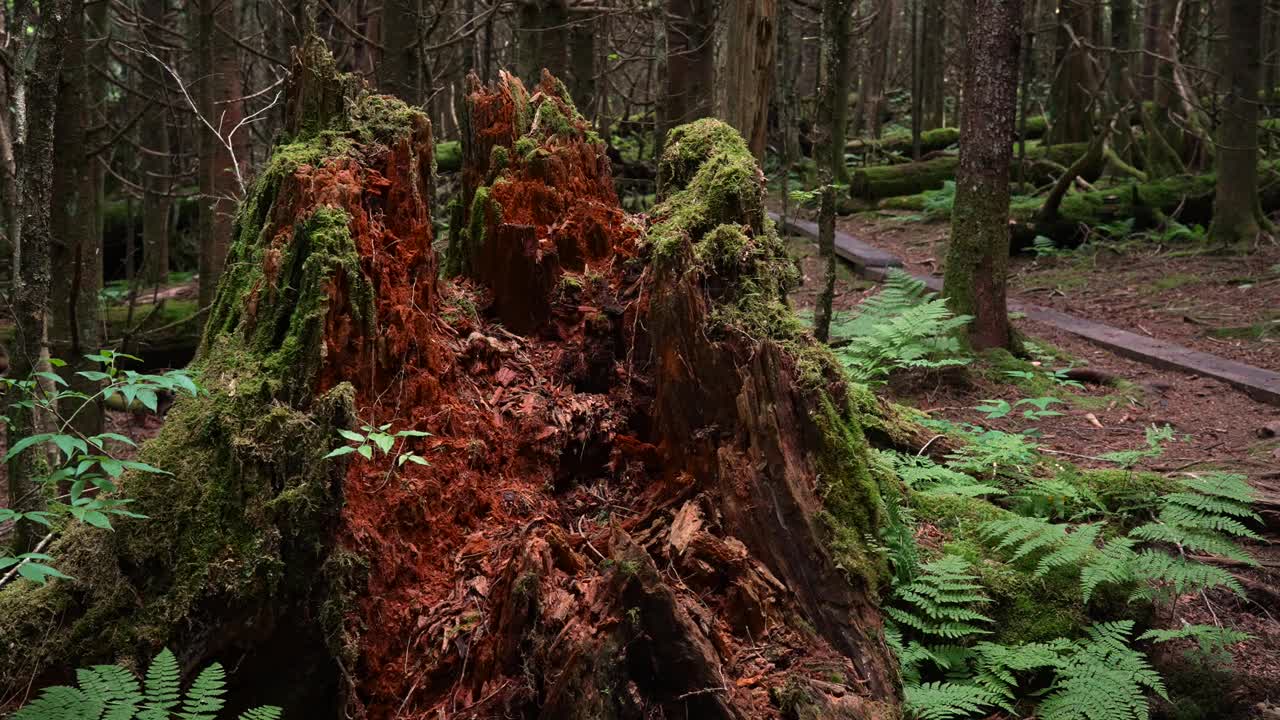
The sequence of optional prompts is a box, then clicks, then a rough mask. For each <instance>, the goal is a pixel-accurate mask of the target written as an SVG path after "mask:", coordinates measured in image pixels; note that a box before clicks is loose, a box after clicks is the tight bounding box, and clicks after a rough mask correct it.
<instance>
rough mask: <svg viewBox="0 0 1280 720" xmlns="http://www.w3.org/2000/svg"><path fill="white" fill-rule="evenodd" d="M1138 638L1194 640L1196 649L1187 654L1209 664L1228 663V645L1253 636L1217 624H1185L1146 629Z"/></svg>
mask: <svg viewBox="0 0 1280 720" xmlns="http://www.w3.org/2000/svg"><path fill="white" fill-rule="evenodd" d="M1138 639H1139V640H1150V641H1151V642H1154V643H1167V642H1172V641H1175V640H1194V641H1195V643H1196V650H1195V651H1190V652H1188V655H1189V656H1191V657H1193V658H1197V659H1199V660H1201V661H1202V662H1205V663H1208V664H1210V665H1228V664H1230V662H1231V659H1232V658H1231V650H1230V646H1231V645H1235V644H1236V643H1242V642H1246V641H1248V640H1252V639H1253V636H1252V635H1250V634H1249V633H1246V632H1240V631H1239V630H1232V629H1231V628H1224V627H1219V626H1217V625H1191V624H1185V625H1183V626H1182V627H1180V628H1177V629H1170V630H1162V629H1155V630H1148V631H1146V632H1144V633H1142V634H1141V635H1139V636H1138Z"/></svg>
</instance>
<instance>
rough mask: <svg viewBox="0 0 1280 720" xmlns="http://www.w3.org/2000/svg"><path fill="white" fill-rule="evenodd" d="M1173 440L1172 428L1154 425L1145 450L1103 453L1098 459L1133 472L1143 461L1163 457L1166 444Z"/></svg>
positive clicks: (1150, 428)
mask: <svg viewBox="0 0 1280 720" xmlns="http://www.w3.org/2000/svg"><path fill="white" fill-rule="evenodd" d="M1172 439H1173V428H1172V427H1170V426H1168V425H1163V426H1161V427H1156V426H1155V425H1152V426H1151V427H1148V428H1147V433H1146V440H1147V446H1146V447H1145V448H1138V449H1136V450H1120V451H1117V452H1109V453H1103V454H1102V455H1099V456H1098V457H1099V458H1100V459H1102V460H1106V461H1107V462H1113V463H1115V464H1117V465H1119V466H1120V467H1122V468H1124V469H1126V470H1131V469H1133V468H1134V467H1135V466H1136V465H1138V463H1140V462H1142V461H1143V460H1149V459H1151V458H1157V457H1160V456H1161V455H1163V454H1164V444H1165V443H1166V442H1168V441H1170V440H1172Z"/></svg>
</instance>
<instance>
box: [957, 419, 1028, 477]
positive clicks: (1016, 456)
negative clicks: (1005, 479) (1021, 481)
mask: <svg viewBox="0 0 1280 720" xmlns="http://www.w3.org/2000/svg"><path fill="white" fill-rule="evenodd" d="M968 439H969V443H968V444H966V445H963V446H961V447H960V448H958V449H957V450H956V451H955V452H953V453H951V454H950V455H948V456H947V465H948V466H950V467H952V468H955V469H956V470H962V471H965V472H971V473H975V474H977V473H982V474H989V476H990V477H992V478H995V477H996V476H997V475H1001V474H1003V475H1025V474H1026V469H1027V468H1029V467H1030V466H1032V465H1035V464H1036V462H1037V460H1038V459H1039V456H1038V455H1037V454H1036V447H1037V446H1036V444H1035V443H1033V442H1031V441H1029V440H1027V438H1026V437H1025V436H1023V435H1015V434H1012V433H1006V432H1001V431H999V430H980V431H979V432H976V433H973V434H971V435H969V438H968Z"/></svg>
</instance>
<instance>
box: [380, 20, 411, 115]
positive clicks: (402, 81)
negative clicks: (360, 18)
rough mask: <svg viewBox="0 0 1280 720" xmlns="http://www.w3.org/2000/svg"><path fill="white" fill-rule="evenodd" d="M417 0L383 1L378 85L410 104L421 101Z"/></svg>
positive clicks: (384, 90)
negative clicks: (381, 46) (381, 47)
mask: <svg viewBox="0 0 1280 720" xmlns="http://www.w3.org/2000/svg"><path fill="white" fill-rule="evenodd" d="M420 5H421V3H420V1H419V0H383V3H382V18H381V21H380V22H379V25H380V28H381V31H382V32H381V34H382V45H383V49H382V62H381V63H379V66H378V85H379V87H381V88H382V91H383V92H385V93H388V94H390V95H395V96H396V97H398V98H400V99H402V100H404V101H405V102H407V103H409V104H410V105H417V104H419V103H421V102H422V81H421V80H422V75H421V71H422V63H421V58H420V55H419V53H418V20H419V17H420V15H421V13H420V12H419V10H420Z"/></svg>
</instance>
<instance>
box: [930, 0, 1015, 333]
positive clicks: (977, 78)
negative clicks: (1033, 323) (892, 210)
mask: <svg viewBox="0 0 1280 720" xmlns="http://www.w3.org/2000/svg"><path fill="white" fill-rule="evenodd" d="M965 7H966V9H967V13H966V15H967V16H968V28H967V31H966V37H965V46H966V47H967V48H968V60H967V63H966V65H965V82H964V103H963V105H962V106H961V110H960V133H961V138H962V140H961V143H960V166H959V168H958V170H957V172H956V200H955V209H954V210H953V211H952V214H951V245H950V248H949V250H948V251H947V270H946V276H945V278H944V292H945V294H946V295H947V298H948V302H949V304H950V306H951V309H952V310H953V311H954V312H956V313H957V314H964V315H972V316H973V318H974V319H973V322H972V324H971V325H970V326H969V329H968V339H969V342H970V344H971V345H972V346H973V347H974V348H975V349H980V350H981V349H986V348H993V347H1008V346H1009V345H1010V343H1011V333H1010V329H1009V312H1008V307H1007V304H1006V297H1005V282H1006V278H1005V272H1006V267H1007V265H1008V262H1009V164H1010V159H1011V155H1012V147H1013V134H1014V133H1013V131H1014V116H1015V115H1016V112H1017V96H1018V56H1019V48H1020V46H1021V43H1022V19H1023V18H1022V11H1023V5H1022V0H966V3H965Z"/></svg>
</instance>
